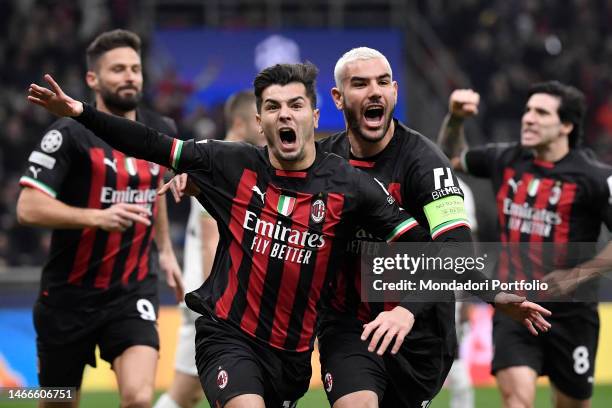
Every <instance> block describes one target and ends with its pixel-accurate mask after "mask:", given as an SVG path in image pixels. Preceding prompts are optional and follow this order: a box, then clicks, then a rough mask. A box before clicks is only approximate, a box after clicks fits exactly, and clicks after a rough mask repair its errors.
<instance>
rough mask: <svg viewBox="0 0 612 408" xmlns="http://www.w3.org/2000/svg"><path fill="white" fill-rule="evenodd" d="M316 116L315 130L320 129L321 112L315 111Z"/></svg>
mask: <svg viewBox="0 0 612 408" xmlns="http://www.w3.org/2000/svg"><path fill="white" fill-rule="evenodd" d="M313 116H314V128H315V129H317V128H318V127H319V117H320V116H321V111H320V110H319V109H315V110H314V111H313Z"/></svg>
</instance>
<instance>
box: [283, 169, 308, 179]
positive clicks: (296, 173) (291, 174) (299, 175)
mask: <svg viewBox="0 0 612 408" xmlns="http://www.w3.org/2000/svg"><path fill="white" fill-rule="evenodd" d="M276 175H277V176H278V177H294V178H306V176H307V175H308V173H307V172H305V171H288V170H276Z"/></svg>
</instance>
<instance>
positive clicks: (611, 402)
mask: <svg viewBox="0 0 612 408" xmlns="http://www.w3.org/2000/svg"><path fill="white" fill-rule="evenodd" d="M448 398H449V396H448V392H447V391H446V390H443V391H442V392H441V393H440V395H438V397H436V399H435V400H434V401H433V403H432V405H431V407H432V408H446V407H448ZM35 406H36V404H35V403H34V402H32V401H30V402H25V401H23V402H16V403H13V402H7V401H0V408H26V407H35ZM118 406H119V398H118V397H117V394H115V393H111V392H97V393H96V392H88V393H86V394H84V395H83V398H82V400H81V408H108V407H118ZM328 406H329V405H328V404H327V399H326V398H325V393H324V392H323V390H321V389H318V390H312V391H310V392H308V393H307V394H306V396H304V398H302V399H301V400H300V402H299V404H298V407H299V408H318V407H328ZM499 406H501V404H500V400H499V394H498V393H497V389H495V388H479V389H477V390H476V407H477V408H492V407H499ZM535 406H536V407H538V408H539V407H550V406H551V404H550V389H549V388H548V387H540V388H538V393H537V399H536V405H535ZM611 406H612V385H599V386H596V387H595V395H594V397H593V408H610V407H611ZM206 407H208V404H205V403H202V404H200V405H199V406H198V408H206Z"/></svg>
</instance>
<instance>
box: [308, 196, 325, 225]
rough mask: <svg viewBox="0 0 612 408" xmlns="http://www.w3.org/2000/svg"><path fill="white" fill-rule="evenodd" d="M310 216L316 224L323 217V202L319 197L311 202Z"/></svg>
mask: <svg viewBox="0 0 612 408" xmlns="http://www.w3.org/2000/svg"><path fill="white" fill-rule="evenodd" d="M310 218H312V220H313V221H314V222H316V223H317V224H318V223H320V222H321V221H323V220H324V219H325V203H324V202H323V200H321V199H320V198H319V199H317V200H316V201H315V202H314V204H312V207H311V209H310Z"/></svg>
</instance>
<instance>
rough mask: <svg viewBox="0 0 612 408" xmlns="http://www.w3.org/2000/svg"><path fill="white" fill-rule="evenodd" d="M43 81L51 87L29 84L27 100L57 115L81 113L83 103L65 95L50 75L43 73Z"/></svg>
mask: <svg viewBox="0 0 612 408" xmlns="http://www.w3.org/2000/svg"><path fill="white" fill-rule="evenodd" d="M45 81H47V83H49V85H50V86H51V89H52V90H50V89H47V88H45V87H42V86H38V85H36V84H30V88H29V89H28V93H29V95H28V100H29V101H30V102H32V103H35V104H36V105H40V106H42V107H43V108H45V109H47V110H48V111H49V112H51V113H53V114H54V115H57V116H79V115H80V114H81V113H83V104H82V103H81V102H79V101H76V100H74V99H72V98H71V97H69V96H68V95H66V94H65V93H64V91H62V88H60V86H59V85H58V84H57V82H55V80H54V79H53V78H52V77H51V75H49V74H46V75H45Z"/></svg>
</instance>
